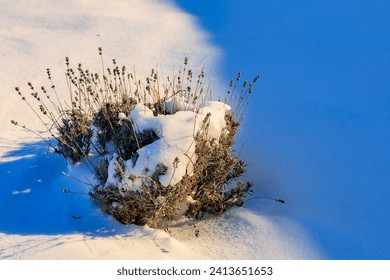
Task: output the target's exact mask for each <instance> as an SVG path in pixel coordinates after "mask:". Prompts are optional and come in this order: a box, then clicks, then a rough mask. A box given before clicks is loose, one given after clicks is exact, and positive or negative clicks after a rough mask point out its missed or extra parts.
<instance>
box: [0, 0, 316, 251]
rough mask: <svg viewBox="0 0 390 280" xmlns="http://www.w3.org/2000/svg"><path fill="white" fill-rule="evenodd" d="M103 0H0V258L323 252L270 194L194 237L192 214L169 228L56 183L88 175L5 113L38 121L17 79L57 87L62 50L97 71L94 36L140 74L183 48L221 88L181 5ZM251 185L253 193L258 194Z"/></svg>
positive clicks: (172, 66)
mask: <svg viewBox="0 0 390 280" xmlns="http://www.w3.org/2000/svg"><path fill="white" fill-rule="evenodd" d="M107 3H108V2H106V1H93V0H83V1H79V0H78V1H76V0H74V1H72V0H65V1H49V0H43V1H39V4H37V3H36V2H35V1H5V0H3V1H0V57H1V58H0V60H1V66H2V67H1V68H0V97H1V102H0V106H1V108H0V120H1V123H0V156H1V158H0V174H1V177H0V212H1V218H0V259H311V258H322V257H324V256H323V255H322V252H321V250H320V249H318V248H319V247H317V245H316V244H315V243H314V242H313V240H311V239H310V237H309V235H308V234H307V233H306V232H305V230H304V228H302V227H301V226H300V225H299V223H296V222H294V219H292V218H291V216H293V214H292V213H287V212H285V211H284V210H283V209H284V208H283V205H280V204H277V203H275V202H274V201H272V200H268V199H253V200H251V201H248V207H243V208H234V209H232V210H231V211H228V212H227V213H226V214H224V215H222V216H219V217H213V218H208V219H204V220H201V221H199V222H196V224H195V225H196V229H197V230H199V237H196V236H195V228H194V224H193V223H191V224H190V225H185V224H183V225H177V226H176V227H173V228H172V229H171V233H170V234H168V233H166V232H164V231H161V230H154V229H150V228H148V227H138V226H133V225H130V226H126V225H121V224H119V223H118V222H116V221H115V220H113V219H112V218H111V217H110V216H108V215H105V214H103V213H102V212H101V210H100V209H99V208H98V207H97V206H96V205H95V204H94V203H93V202H92V201H91V199H90V198H89V196H88V195H83V194H80V195H73V194H64V193H62V192H61V189H62V188H66V189H69V190H72V191H74V192H84V193H87V192H88V190H89V187H88V186H85V185H83V184H81V183H79V182H77V181H76V180H74V179H73V178H69V177H67V176H65V175H63V172H65V173H71V174H72V176H76V177H77V176H78V177H79V178H84V175H85V174H89V171H88V170H84V171H83V170H82V167H80V166H79V167H78V168H73V167H71V166H69V165H68V164H67V163H66V162H65V161H64V160H63V159H62V158H61V157H60V156H59V155H57V154H54V153H51V152H49V151H48V147H47V145H46V144H45V143H44V142H42V141H40V139H37V137H34V136H33V135H32V134H29V133H27V132H25V131H23V130H22V129H20V128H17V127H14V126H12V125H11V123H10V120H11V119H14V120H17V121H18V122H19V123H20V124H26V125H28V126H29V127H31V128H33V129H34V128H36V129H39V128H40V126H39V123H40V122H39V120H37V119H36V118H34V115H33V114H32V112H31V111H30V110H29V109H28V107H27V106H26V104H24V103H23V102H22V101H21V100H20V97H19V96H18V95H17V94H16V93H15V90H14V87H15V86H19V87H20V89H21V91H22V92H23V91H24V92H26V94H28V87H27V82H28V81H31V82H32V83H33V84H35V85H36V86H39V87H40V86H41V85H46V86H48V81H47V80H46V68H50V69H51V72H52V77H53V80H54V83H55V84H56V88H57V91H58V92H59V93H60V94H63V96H64V98H66V96H67V94H68V93H67V92H66V90H65V89H66V84H65V76H64V70H65V61H64V58H65V56H69V57H70V59H71V62H73V64H74V65H76V63H78V62H80V63H82V64H83V66H84V67H85V68H89V69H91V70H94V71H99V69H100V67H101V65H100V60H99V57H98V52H97V49H98V47H100V46H101V47H103V52H104V57H105V59H106V61H110V59H111V58H115V59H117V61H118V63H119V64H124V65H126V66H127V67H133V66H134V68H135V69H136V71H137V75H138V76H139V77H144V76H147V75H148V74H149V71H150V70H151V68H153V67H156V66H157V67H159V68H160V69H162V71H164V72H165V73H168V74H167V75H169V74H171V73H173V71H174V70H177V67H179V66H180V65H181V63H182V61H183V59H184V57H186V56H188V57H189V58H190V63H191V65H193V66H196V67H198V68H201V67H202V66H203V64H206V73H207V76H208V78H209V79H210V80H211V81H212V89H213V92H214V94H218V93H219V92H220V91H225V87H224V88H223V90H220V88H221V86H220V82H219V75H218V72H217V70H216V69H217V63H218V59H219V55H220V50H218V49H217V48H216V47H214V46H213V45H211V44H210V42H209V40H208V38H209V37H208V35H207V33H206V32H205V31H203V30H201V29H200V28H199V27H198V26H197V24H196V22H195V20H194V18H193V17H192V16H191V15H189V14H186V13H185V12H183V11H181V10H180V9H178V8H177V7H176V6H175V5H173V4H172V3H171V2H168V1H167V2H166V1H154V0H142V1H140V0H130V1H119V0H118V1H110V2H109V3H110V4H109V5H108V4H107ZM196 67H195V68H196ZM195 70H196V69H195ZM249 143H250V142H249ZM83 172H85V173H83ZM253 173H254V172H250V174H253ZM257 189H258V188H257V187H256V186H255V187H254V190H255V196H262V195H261V192H260V191H259V192H258V193H256V192H257ZM281 195H282V194H281ZM72 216H81V217H82V218H81V219H74V218H72Z"/></svg>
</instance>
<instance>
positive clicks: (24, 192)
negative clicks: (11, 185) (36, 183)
mask: <svg viewBox="0 0 390 280" xmlns="http://www.w3.org/2000/svg"><path fill="white" fill-rule="evenodd" d="M30 192H31V189H25V190H23V191H13V192H12V194H13V195H18V194H26V193H30Z"/></svg>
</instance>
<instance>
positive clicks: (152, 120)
mask: <svg viewBox="0 0 390 280" xmlns="http://www.w3.org/2000/svg"><path fill="white" fill-rule="evenodd" d="M196 110H197V111H198V112H195V110H194V111H179V112H176V113H175V114H172V115H157V116H154V115H153V112H152V110H150V109H149V108H148V107H147V106H145V105H141V104H138V105H136V106H135V108H134V109H133V110H132V111H131V112H130V115H129V116H128V120H129V121H130V123H131V125H133V126H134V127H135V128H136V131H138V132H143V131H145V130H152V131H155V132H157V134H158V135H159V138H160V139H158V140H156V141H155V142H153V143H151V144H149V145H146V146H144V147H142V148H140V149H138V150H137V154H138V158H137V159H136V161H135V162H134V160H133V159H129V160H127V161H126V162H125V163H124V166H125V170H124V172H125V174H124V178H123V180H120V179H119V178H118V177H117V176H116V173H117V172H116V170H117V168H116V166H115V163H116V162H117V160H118V156H117V155H114V156H113V157H112V159H111V160H110V162H109V172H108V179H107V182H106V187H108V186H110V185H114V186H118V188H119V189H120V190H122V192H125V191H128V190H133V191H139V190H140V187H141V185H142V182H143V180H144V179H145V177H148V176H152V174H153V173H154V172H155V170H156V168H157V166H158V165H159V164H162V165H164V166H165V167H167V171H166V173H165V174H163V175H161V176H159V179H160V182H161V184H162V185H163V186H168V185H169V184H171V185H175V184H177V183H178V182H179V181H181V180H182V178H183V176H184V175H191V174H192V170H193V168H194V166H193V163H194V162H195V161H196V155H195V136H196V135H197V133H198V132H199V131H200V129H201V128H202V127H203V120H204V119H205V118H206V116H207V114H211V116H210V128H209V129H208V137H209V139H212V138H215V139H217V140H218V139H219V136H220V135H221V133H222V129H223V128H224V127H225V126H226V123H225V114H226V111H229V110H230V107H229V106H228V105H226V104H224V103H222V102H218V101H208V102H206V103H205V104H204V105H201V106H200V107H199V108H197V109H196ZM176 161H177V162H176ZM175 162H176V163H175ZM174 163H175V164H174Z"/></svg>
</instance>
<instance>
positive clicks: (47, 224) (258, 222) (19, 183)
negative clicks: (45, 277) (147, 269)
mask: <svg viewBox="0 0 390 280" xmlns="http://www.w3.org/2000/svg"><path fill="white" fill-rule="evenodd" d="M178 2H179V3H181V5H182V6H186V5H195V6H196V7H195V8H194V10H195V11H197V12H198V13H199V14H200V15H204V14H202V13H206V17H202V20H203V22H205V21H206V22H208V21H212V22H211V24H208V25H207V29H209V30H211V32H212V34H214V37H211V35H210V34H209V33H207V32H205V31H204V29H202V28H201V27H200V25H199V21H197V20H196V19H195V17H194V16H192V15H190V14H188V13H185V12H183V11H182V10H181V9H180V8H178V7H177V6H176V5H175V4H174V3H172V2H171V1H153V0H143V1H137V0H130V1H111V2H110V5H107V4H106V2H104V1H99V0H83V1H76V0H66V1H61V2H58V1H52V0H43V1H40V4H39V5H36V3H35V2H33V1H23V2H22V1H11V2H10V1H5V0H1V1H0V57H1V61H2V65H3V67H2V68H1V69H0V96H1V97H2V98H3V100H2V102H1V103H0V120H1V123H0V174H1V177H0V210H1V213H2V215H1V217H0V259H348V258H350V259H365V258H368V259H383V258H384V259H388V258H389V252H390V247H389V246H390V245H389V244H390V240H389V235H388V232H389V230H390V224H389V220H388V219H387V217H388V214H389V207H388V200H389V198H390V194H389V188H387V187H386V186H388V185H389V182H390V180H389V179H390V177H389V175H388V174H390V173H389V172H388V166H390V164H389V158H390V156H389V151H390V148H389V142H388V141H387V140H386V139H388V136H389V135H390V133H389V119H390V118H389V110H388V108H389V104H390V103H389V99H388V88H389V87H388V86H389V84H388V75H384V74H385V73H387V74H388V66H385V65H386V64H387V65H390V64H388V63H387V62H388V52H387V49H386V48H387V46H388V42H387V41H385V42H384V41H381V40H380V38H382V37H383V38H385V37H387V38H388V37H389V36H381V35H383V33H386V31H385V30H388V28H383V27H381V26H382V25H381V24H384V23H385V22H388V21H386V18H387V13H384V12H383V11H385V10H386V9H379V8H378V9H377V8H375V9H374V7H373V6H370V5H368V7H367V9H363V10H364V13H362V12H361V11H360V10H359V8H356V7H357V6H356V5H353V4H351V6H353V7H355V8H353V9H349V8H350V7H349V6H348V5H346V4H340V7H333V6H332V5H331V4H329V6H326V7H322V8H321V9H319V10H321V13H320V14H316V13H317V12H318V11H317V8H316V6H315V5H314V4H313V3H312V4H310V5H309V4H308V5H307V6H305V7H304V8H302V7H299V6H298V5H297V7H295V6H288V5H287V6H288V9H287V8H286V7H283V5H282V4H280V5H279V4H278V5H276V4H271V2H272V1H271V2H270V3H268V2H269V1H268V2H267V1H249V2H251V5H241V4H239V3H236V2H237V1H226V2H225V1H223V2H222V1H210V2H208V4H207V5H208V8H205V7H204V6H203V4H198V3H196V4H189V1H178ZM183 2H185V3H183ZM282 2H283V1H282ZM222 3H225V4H222ZM226 3H228V4H226ZM290 5H291V4H290ZM294 5H295V4H294ZM372 5H373V4H372ZM216 7H217V10H218V11H219V12H218V13H215V9H214V8H216ZM249 7H251V8H250V10H249V11H248V10H247V9H249ZM300 8H302V9H303V11H305V13H302V11H301V10H299V9H300ZM199 9H201V11H199ZM373 11H376V12H375V13H374V15H373ZM381 11H382V12H381ZM207 13H211V15H210V14H209V15H207ZM382 13H383V15H382ZM313 15H316V16H313ZM324 15H326V17H327V18H330V19H331V20H332V22H330V23H329V22H327V23H326V24H325V25H324V22H322V20H323V19H322V17H325V16H324ZM321 16H322V17H321ZM361 18H363V19H364V20H360V19H361ZM374 18H378V22H376V21H375V20H373V19H374ZM227 19H228V20H227ZM381 19H382V20H381ZM347 20H350V22H348V23H347V22H346V21H347ZM380 21H381V22H382V23H380ZM222 23H223V24H222ZM307 23H310V24H307ZM366 23H367V24H366ZM365 24H366V25H365ZM224 26H225V27H224ZM325 26H326V28H325ZM292 27H294V28H292ZM218 28H220V29H218ZM246 28H247V29H248V30H247V31H246V32H242V30H246ZM373 29H374V30H373ZM319 30H320V31H321V32H318V31H319ZM370 30H371V31H373V32H368V31H370ZM305 32H307V38H306V37H304V36H302V34H304V33H305ZM248 34H256V36H254V38H251V39H250V43H247V42H248V38H247V36H248ZM305 34H306V33H305ZM367 34H370V36H371V37H370V36H368V35H367ZM231 35H234V36H233V37H234V38H235V39H232V36H231ZM365 36H367V37H365ZM220 38H226V39H224V40H225V41H224V40H222V41H218V40H221V39H220ZM362 38H363V39H364V40H362ZM211 42H213V44H212V43H211ZM216 42H218V43H219V45H220V46H221V48H222V49H220V48H217V47H215V45H214V44H215V43H216ZM324 42H327V44H324ZM349 42H350V43H349ZM362 42H366V44H363V43H362ZM99 46H102V47H103V52H104V57H105V59H106V61H110V59H111V58H116V59H117V61H118V63H120V64H124V65H126V66H128V67H129V68H132V67H133V66H134V68H135V70H136V73H137V76H138V77H145V76H148V75H149V74H150V73H149V71H150V70H151V68H153V67H155V68H156V69H161V71H160V70H159V72H160V73H161V74H162V75H163V76H167V75H171V74H172V73H174V70H176V69H177V67H178V66H179V65H181V64H182V61H183V58H184V57H189V58H190V64H191V65H194V66H197V67H199V69H201V67H203V65H204V64H206V67H205V69H206V77H208V78H210V80H211V81H212V91H213V95H216V94H220V93H221V89H223V90H222V91H225V89H226V87H225V86H223V85H224V82H223V80H225V79H224V78H223V77H225V74H226V73H221V72H222V71H221V69H224V67H225V66H226V64H227V61H229V59H230V61H231V65H230V67H226V68H229V69H232V70H229V71H240V70H242V71H245V73H246V74H249V75H251V74H254V75H256V74H257V72H255V73H252V72H251V71H258V68H261V69H262V71H261V72H260V74H262V76H263V77H262V79H261V80H260V81H259V82H258V84H259V85H257V84H256V86H255V91H256V92H259V95H257V96H256V97H251V98H252V99H251V102H250V103H249V106H248V110H247V112H246V115H245V120H244V122H243V123H242V128H241V130H240V131H239V134H238V137H239V139H238V143H237V148H236V149H237V150H238V151H241V150H242V157H243V158H244V160H245V161H246V162H247V163H248V173H247V175H246V176H247V179H248V180H253V182H254V197H249V199H248V201H247V202H246V204H245V206H244V207H241V208H233V209H231V210H230V211H228V212H227V213H225V214H223V215H221V216H218V217H209V218H207V219H204V220H201V221H198V222H193V221H191V222H190V223H189V224H185V223H178V224H177V225H175V226H174V227H172V228H171V232H170V233H167V232H164V231H161V230H155V229H150V228H148V227H138V226H134V225H130V226H125V225H121V224H118V223H117V222H116V221H115V220H113V219H112V218H111V217H110V216H108V215H105V214H103V213H102V211H101V210H100V208H99V207H98V206H97V205H95V204H94V203H93V201H92V200H91V199H90V197H89V196H88V195H86V194H87V193H88V191H89V189H90V186H88V184H83V183H81V182H79V181H77V180H75V179H74V178H72V177H75V178H77V179H78V180H80V181H84V182H87V183H88V181H89V180H92V179H93V178H92V177H91V176H90V170H88V168H87V167H86V166H85V165H83V164H80V165H77V166H70V165H68V164H67V163H66V162H64V160H63V159H62V158H61V157H60V156H59V155H57V154H54V153H52V152H51V151H50V150H49V149H48V147H47V144H46V143H44V142H42V141H40V139H38V138H37V137H35V136H33V135H31V134H29V133H27V132H25V131H23V130H21V129H20V128H17V127H14V126H12V125H11V124H10V123H9V120H11V119H15V120H17V121H18V122H19V123H21V124H28V125H29V127H31V128H33V129H34V128H36V129H42V127H41V126H40V122H39V120H35V119H34V117H33V116H32V114H31V112H30V111H29V110H28V109H27V107H26V106H25V104H22V102H21V101H20V98H19V96H17V94H15V93H14V87H15V86H20V88H21V90H22V92H24V93H25V94H28V90H27V86H26V83H27V81H31V82H33V84H34V85H36V86H37V87H38V86H40V85H47V83H48V82H47V80H46V77H45V72H46V68H48V67H49V68H50V69H51V71H52V77H53V80H54V82H55V84H56V85H57V89H61V88H66V83H65V77H64V73H63V72H64V69H65V67H64V57H65V56H69V57H70V59H71V63H73V64H76V63H78V62H81V63H83V65H84V66H85V67H86V68H90V69H93V70H99V69H100V67H101V65H100V60H99V57H98V55H97V48H98V47H99ZM318 49H320V51H317V52H315V51H313V50H318ZM385 49H386V51H384V50H385ZM222 53H225V57H224V60H223V61H222V60H221V54H222ZM373 53H376V54H377V55H378V56H381V57H380V59H379V58H378V57H373V56H372V54H373ZM365 58H367V59H365ZM372 61H374V62H376V63H377V64H375V65H374V64H373V62H372ZM245 63H246V64H245ZM336 66H337V67H336ZM255 67H256V69H254V68H255ZM199 69H198V70H199ZM321 69H322V72H321V71H319V70H321ZM367 69H374V70H375V71H374V70H373V71H371V70H370V71H367ZM193 70H194V72H196V70H197V69H193ZM229 71H227V72H229ZM228 74H229V75H228V77H227V79H229V78H230V74H232V73H230V72H229V73H228ZM294 74H295V75H294ZM231 76H233V77H234V73H233V74H232V75H231ZM384 77H386V78H384ZM227 79H226V80H227ZM352 84H354V85H356V87H352ZM221 85H222V86H221ZM61 94H64V95H63V96H61V97H62V98H64V99H65V98H66V93H61ZM182 101H183V100H181V99H178V100H172V103H171V106H172V109H173V111H175V110H177V109H183V105H184V104H183V102H182ZM175 107H176V108H175ZM184 109H186V110H187V111H180V112H177V113H176V114H175V115H172V116H160V117H153V116H152V115H150V112H148V110H146V108H144V107H141V106H140V107H139V108H137V110H135V111H133V112H132V114H131V116H126V115H124V114H123V115H121V116H120V118H121V119H125V118H128V117H129V118H133V120H136V123H137V125H138V128H139V129H140V130H141V129H146V128H152V129H158V130H159V133H161V134H163V135H164V137H163V138H161V139H160V140H157V141H155V142H154V143H152V144H150V145H149V146H145V147H144V149H143V150H142V149H141V151H139V153H140V158H142V159H138V162H137V164H136V165H134V166H133V165H132V164H130V162H128V163H127V164H126V172H128V174H133V173H135V174H142V171H143V169H144V166H145V165H144V164H145V163H147V162H148V155H149V154H151V153H154V152H155V151H159V153H160V158H159V159H158V160H155V161H154V162H150V163H149V164H150V165H151V166H152V165H153V166H155V165H156V164H157V163H158V162H160V161H164V162H173V160H174V158H175V157H176V156H177V157H179V158H180V163H181V164H182V165H180V166H181V167H180V168H181V171H180V172H178V171H177V174H175V176H177V177H175V178H174V180H180V178H181V177H180V176H182V175H180V174H181V173H182V172H183V170H185V167H186V166H187V165H188V164H189V162H188V158H187V157H186V156H183V154H184V153H183V151H184V152H185V151H187V149H188V148H190V149H191V145H190V143H191V141H192V139H193V131H194V125H195V126H199V124H200V123H201V121H202V119H203V118H204V116H205V114H207V112H208V110H209V111H210V112H211V113H212V116H213V120H214V123H213V125H214V128H213V129H212V131H215V135H213V137H218V135H219V133H218V131H219V129H221V128H222V127H223V124H222V123H221V121H222V119H223V118H222V116H223V115H224V114H225V112H226V110H228V108H227V107H226V106H225V105H223V103H211V104H205V105H204V107H203V111H202V110H199V113H198V114H197V115H196V122H195V123H194V120H195V119H194V112H193V108H191V107H184ZM169 118H172V119H171V120H170V119H169ZM169 137H171V138H170V139H169ZM164 139H165V140H164ZM166 139H168V140H169V141H168V140H166ZM165 141H166V142H165ZM167 142H168V143H169V145H168V143H167ZM242 145H244V147H243V148H242V149H241V146H242ZM168 151H169V152H168ZM149 160H150V158H149ZM171 171H172V169H171ZM63 174H68V176H65V175H63ZM171 177H172V173H170V175H167V176H166V178H165V181H164V183H167V182H169V180H170V179H171ZM111 180H114V179H113V178H111ZM62 188H64V189H66V190H69V191H71V192H75V193H78V194H73V193H63V192H62V191H61V189H62ZM256 197H257V198H256ZM265 197H267V198H265ZM268 197H272V198H282V199H285V200H286V204H284V205H282V204H278V203H275V201H273V200H272V199H268ZM187 201H188V202H189V203H190V202H191V198H190V197H189V198H188V200H187ZM72 217H73V218H72ZM196 230H199V236H198V237H196V234H195V231H196Z"/></svg>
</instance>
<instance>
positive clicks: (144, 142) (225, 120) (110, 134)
mask: <svg viewBox="0 0 390 280" xmlns="http://www.w3.org/2000/svg"><path fill="white" fill-rule="evenodd" d="M99 55H100V57H101V61H102V65H103V74H102V75H100V74H98V73H92V72H90V71H89V70H84V69H83V67H82V65H81V64H79V65H78V68H77V71H74V70H73V69H72V68H71V66H70V62H69V59H68V58H66V65H67V70H66V77H67V82H68V86H69V98H70V100H69V102H60V98H59V96H58V95H57V92H56V89H55V86H54V85H52V86H51V88H52V92H51V93H48V92H47V90H46V89H45V87H42V88H41V91H40V92H37V91H36V90H35V89H34V87H33V86H32V84H31V83H29V87H30V90H31V91H32V94H31V95H32V98H33V99H34V100H35V101H33V102H35V103H34V104H38V109H39V110H35V109H34V104H33V103H32V102H31V101H28V100H27V99H26V97H25V96H24V95H23V94H22V93H21V91H20V90H19V88H16V91H17V93H18V94H19V95H20V96H21V97H22V100H23V101H25V102H26V103H27V104H28V105H29V106H30V108H31V109H32V110H33V112H34V113H35V114H36V115H37V116H38V117H39V119H40V120H41V121H42V123H43V124H44V125H45V126H46V128H47V131H48V133H49V136H50V137H49V138H46V137H43V136H42V135H41V134H39V135H40V137H42V138H43V139H44V140H45V141H47V142H48V143H49V145H51V146H52V147H53V148H54V151H56V152H58V153H59V154H61V155H62V156H63V157H64V158H65V159H66V160H68V161H69V162H70V163H71V164H75V163H78V162H82V163H83V164H86V165H88V166H89V167H90V169H91V170H92V171H93V172H94V177H95V182H94V183H93V184H92V186H91V191H90V195H91V197H92V198H93V199H94V200H95V201H96V202H97V203H98V204H99V205H100V206H101V207H102V209H103V210H104V211H105V212H106V213H109V214H111V215H112V216H113V217H114V218H115V219H117V220H118V221H119V222H121V223H124V224H137V225H149V226H151V227H158V228H165V227H167V226H168V224H169V222H170V221H172V220H176V219H179V218H181V217H183V216H186V217H189V218H201V217H202V216H203V215H204V214H205V213H221V212H224V211H226V210H227V209H229V208H230V207H232V206H235V205H236V206H241V205H242V204H243V202H244V200H243V199H244V197H245V195H246V194H247V193H248V191H249V190H250V187H251V183H250V182H241V181H240V180H239V177H240V176H241V175H242V174H243V173H244V172H245V164H244V162H243V161H242V160H240V159H239V158H238V156H237V155H236V154H234V152H233V150H232V147H233V144H234V139H235V136H236V133H237V131H238V128H239V125H240V121H241V119H242V115H243V112H244V111H245V107H246V104H247V102H248V95H249V94H250V93H251V92H252V84H253V83H248V82H246V81H244V82H243V83H242V87H240V89H236V88H237V85H238V84H239V83H240V78H241V77H240V74H238V76H237V78H235V79H232V80H231V82H230V88H229V91H228V92H227V95H226V99H225V101H224V102H221V101H212V100H210V98H209V92H208V91H207V90H205V86H204V77H205V75H204V72H203V70H202V71H201V73H200V74H199V75H197V76H196V77H195V78H194V76H193V75H194V74H193V72H192V70H191V69H188V59H187V58H186V59H185V60H184V65H183V66H182V67H181V68H180V71H179V72H178V74H177V75H176V76H174V77H167V78H166V79H161V77H159V74H158V72H157V71H156V70H154V69H153V70H152V71H151V75H150V76H149V77H147V78H146V79H145V80H143V81H141V80H137V79H136V78H135V75H133V74H132V73H128V72H127V70H126V67H125V66H122V67H118V66H117V64H116V61H115V60H113V65H112V67H111V68H107V69H106V68H105V66H104V61H103V57H102V51H101V49H100V48H99ZM47 74H48V78H49V80H50V82H51V74H50V70H49V69H48V70H47ZM257 79H258V77H256V78H255V79H254V80H253V82H256V81H257ZM43 97H46V100H45V99H44V98H43ZM53 97H54V98H53ZM54 100H56V102H55V101H54ZM228 103H229V105H228ZM12 123H13V124H15V125H19V124H18V123H17V122H16V121H12ZM23 128H26V127H25V126H23ZM26 129H27V128H26ZM53 138H54V139H55V140H56V143H55V144H52V140H51V139H53Z"/></svg>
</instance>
